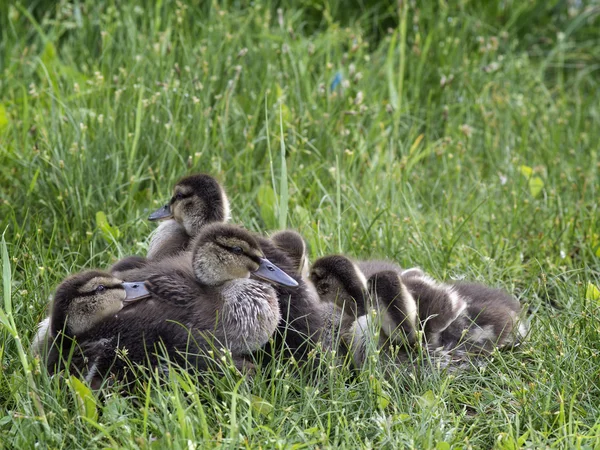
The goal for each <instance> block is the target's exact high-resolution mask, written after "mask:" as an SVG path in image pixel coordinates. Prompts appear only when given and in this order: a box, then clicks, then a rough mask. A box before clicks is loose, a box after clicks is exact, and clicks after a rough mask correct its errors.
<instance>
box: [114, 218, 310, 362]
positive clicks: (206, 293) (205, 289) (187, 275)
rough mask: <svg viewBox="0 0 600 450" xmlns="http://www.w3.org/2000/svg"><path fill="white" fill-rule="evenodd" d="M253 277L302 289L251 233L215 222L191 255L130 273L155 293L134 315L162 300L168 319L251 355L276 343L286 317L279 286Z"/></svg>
mask: <svg viewBox="0 0 600 450" xmlns="http://www.w3.org/2000/svg"><path fill="white" fill-rule="evenodd" d="M250 275H252V276H253V277H254V278H259V279H262V280H267V281H271V282H274V283H276V284H278V285H280V286H287V287H295V286H298V283H297V281H296V280H295V279H293V278H291V277H290V276H288V275H287V274H286V273H285V272H284V271H283V270H281V269H279V267H277V266H276V265H275V264H273V263H271V262H270V261H269V260H267V259H266V258H265V257H264V255H263V252H262V250H261V248H260V246H259V244H258V242H257V241H256V239H255V238H254V237H253V235H252V234H251V233H249V232H248V231H246V230H244V229H242V228H239V227H237V226H234V225H228V224H222V223H214V224H210V225H207V226H205V227H204V228H203V229H202V230H201V231H200V233H199V234H198V236H196V238H195V241H194V247H193V249H192V251H191V252H185V253H182V254H180V255H177V256H173V257H168V258H164V259H162V260H160V261H156V262H154V263H150V264H147V265H145V266H143V267H141V268H140V269H137V270H134V271H133V272H129V273H128V276H132V277H136V278H138V277H139V278H140V279H146V280H147V281H146V285H147V287H148V290H149V291H150V292H151V293H152V294H153V298H152V299H151V301H150V302H145V303H144V304H140V305H137V306H136V307H134V308H131V309H130V313H131V314H144V313H143V311H144V310H145V309H147V308H154V303H155V302H157V301H160V302H162V305H163V306H162V311H163V312H162V313H161V314H162V315H163V316H168V317H169V318H170V319H171V320H178V321H180V322H181V323H183V324H184V325H186V326H188V327H190V328H194V329H199V330H209V331H210V332H211V334H212V335H213V336H214V338H215V339H216V340H217V341H218V342H220V343H221V344H222V345H224V346H225V347H227V348H229V349H230V350H231V351H232V352H233V353H234V354H247V353H250V352H252V351H255V350H258V349H259V348H261V347H262V346H263V345H264V344H265V343H266V342H267V341H268V340H269V339H270V337H271V336H272V335H273V333H274V332H275V330H276V328H277V326H278V324H279V321H280V318H281V315H280V310H279V302H278V296H277V292H276V291H275V289H274V288H273V286H271V285H270V284H267V283H264V282H262V281H258V280H257V279H254V278H250ZM127 313H128V312H125V314H127Z"/></svg>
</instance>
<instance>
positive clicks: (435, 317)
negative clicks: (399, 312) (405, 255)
mask: <svg viewBox="0 0 600 450" xmlns="http://www.w3.org/2000/svg"><path fill="white" fill-rule="evenodd" d="M400 278H401V280H402V283H403V284H404V285H405V286H406V288H407V289H408V291H409V292H410V293H411V295H412V296H413V298H414V299H415V302H416V303H417V308H418V316H419V320H420V321H421V324H422V325H421V326H422V329H423V333H424V337H425V340H426V342H427V345H428V346H430V347H431V348H435V347H437V346H439V345H440V339H441V333H442V332H443V331H444V330H445V329H446V328H448V327H449V326H450V324H452V323H453V322H454V321H455V320H456V319H457V318H458V317H459V316H460V315H461V314H462V313H463V312H464V311H465V310H466V308H467V302H466V300H465V299H464V298H463V296H462V295H461V294H460V292H458V291H457V289H456V288H455V287H454V286H453V285H449V284H445V283H440V282H438V281H436V280H434V279H433V278H432V277H430V276H429V275H427V274H425V273H424V272H423V271H422V270H421V269H419V268H413V269H409V270H405V271H402V273H401V275H400Z"/></svg>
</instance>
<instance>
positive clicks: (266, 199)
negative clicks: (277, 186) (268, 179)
mask: <svg viewBox="0 0 600 450" xmlns="http://www.w3.org/2000/svg"><path fill="white" fill-rule="evenodd" d="M256 203H258V207H259V208H260V216H261V217H262V219H263V221H264V222H265V225H266V226H267V228H276V227H277V219H276V217H275V191H274V190H273V188H272V187H271V186H269V185H268V184H263V185H262V186H261V187H260V188H259V189H258V194H257V196H256Z"/></svg>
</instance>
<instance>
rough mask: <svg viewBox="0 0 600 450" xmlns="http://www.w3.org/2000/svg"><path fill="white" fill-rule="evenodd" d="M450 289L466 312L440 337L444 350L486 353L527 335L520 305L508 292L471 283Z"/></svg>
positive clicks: (461, 283) (515, 341) (458, 283)
mask: <svg viewBox="0 0 600 450" xmlns="http://www.w3.org/2000/svg"><path fill="white" fill-rule="evenodd" d="M451 286H452V288H453V289H454V290H455V291H456V292H457V293H458V294H459V295H461V296H462V298H464V299H465V301H466V303H467V308H466V310H465V311H464V312H463V313H462V314H461V315H460V316H459V317H458V318H457V320H455V321H454V322H453V323H452V324H451V325H450V326H449V327H448V328H446V329H445V330H444V331H443V332H442V333H441V336H440V342H439V344H440V346H442V347H443V348H444V349H445V350H451V349H455V348H459V349H463V350H466V351H468V352H475V353H486V352H490V351H492V350H493V349H494V348H501V347H504V346H510V345H514V344H517V343H518V342H519V341H520V340H521V339H523V338H524V337H525V335H526V334H527V332H528V327H527V325H526V324H525V322H523V321H521V320H520V316H521V312H522V311H521V304H520V303H519V301H518V300H517V299H516V298H515V297H513V296H512V295H510V294H509V293H508V292H506V291H504V290H502V289H496V288H492V287H489V286H485V285H482V284H479V283H470V282H456V283H454V284H452V285H451Z"/></svg>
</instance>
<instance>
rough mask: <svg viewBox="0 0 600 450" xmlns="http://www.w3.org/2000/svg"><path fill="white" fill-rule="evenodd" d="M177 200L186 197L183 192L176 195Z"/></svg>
mask: <svg viewBox="0 0 600 450" xmlns="http://www.w3.org/2000/svg"><path fill="white" fill-rule="evenodd" d="M174 197H175V200H182V199H183V197H184V195H183V194H182V193H181V192H178V193H177V194H175V195H174Z"/></svg>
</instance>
